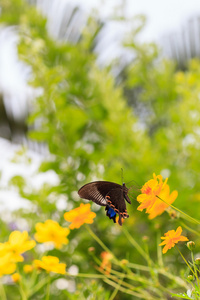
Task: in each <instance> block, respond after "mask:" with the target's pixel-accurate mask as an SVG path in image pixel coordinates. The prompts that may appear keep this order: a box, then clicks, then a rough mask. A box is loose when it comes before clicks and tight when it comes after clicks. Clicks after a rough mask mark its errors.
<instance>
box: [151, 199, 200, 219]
mask: <svg viewBox="0 0 200 300" xmlns="http://www.w3.org/2000/svg"><path fill="white" fill-rule="evenodd" d="M156 197H157V198H158V199H160V200H161V201H163V202H164V203H165V204H167V205H169V206H170V207H171V208H173V209H175V210H176V211H178V212H179V213H181V214H182V215H184V216H185V217H186V219H188V220H190V221H192V222H193V223H196V224H200V221H198V220H196V219H195V218H192V217H191V216H189V215H188V214H186V213H185V212H184V211H182V210H180V209H179V208H176V207H175V206H174V205H172V204H169V203H167V202H166V201H165V200H163V199H162V198H160V197H159V196H158V195H156Z"/></svg>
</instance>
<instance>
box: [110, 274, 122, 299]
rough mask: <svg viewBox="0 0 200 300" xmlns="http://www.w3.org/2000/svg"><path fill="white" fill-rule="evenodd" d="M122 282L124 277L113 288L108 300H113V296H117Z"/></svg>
mask: <svg viewBox="0 0 200 300" xmlns="http://www.w3.org/2000/svg"><path fill="white" fill-rule="evenodd" d="M123 280H124V277H122V278H121V280H119V282H118V285H117V286H116V287H115V289H114V291H113V293H112V295H111V296H110V298H109V300H113V299H115V296H116V295H117V293H118V291H119V289H120V287H121V285H122V281H123Z"/></svg>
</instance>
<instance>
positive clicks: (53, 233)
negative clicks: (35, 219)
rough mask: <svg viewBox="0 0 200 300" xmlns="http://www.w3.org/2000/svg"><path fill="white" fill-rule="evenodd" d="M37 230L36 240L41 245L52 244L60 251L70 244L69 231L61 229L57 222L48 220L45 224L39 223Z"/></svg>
mask: <svg viewBox="0 0 200 300" xmlns="http://www.w3.org/2000/svg"><path fill="white" fill-rule="evenodd" d="M35 228H36V234H35V239H36V241H37V242H39V243H46V242H52V243H53V244H54V246H55V248H57V249H60V248H61V247H62V245H66V244H68V242H69V240H68V239H67V238H66V236H67V235H68V234H69V232H70V231H69V229H68V228H63V227H61V226H60V225H59V224H58V223H57V222H56V221H53V220H46V221H45V222H44V223H37V224H36V225H35Z"/></svg>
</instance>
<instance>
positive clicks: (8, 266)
mask: <svg viewBox="0 0 200 300" xmlns="http://www.w3.org/2000/svg"><path fill="white" fill-rule="evenodd" d="M11 256H12V254H11V253H7V254H5V255H3V256H1V257H0V277H2V276H3V275H7V274H12V273H13V272H15V270H16V264H15V263H13V262H12V261H11Z"/></svg>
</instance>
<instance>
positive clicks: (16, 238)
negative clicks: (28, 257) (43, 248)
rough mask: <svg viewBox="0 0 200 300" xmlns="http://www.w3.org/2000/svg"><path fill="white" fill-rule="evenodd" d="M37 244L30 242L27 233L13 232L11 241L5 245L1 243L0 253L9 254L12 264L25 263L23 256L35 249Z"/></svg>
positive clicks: (10, 237)
mask: <svg viewBox="0 0 200 300" xmlns="http://www.w3.org/2000/svg"><path fill="white" fill-rule="evenodd" d="M35 245H36V243H35V241H33V240H30V237H29V236H28V232H27V231H23V232H20V231H13V232H11V234H10V236H9V239H8V241H7V242H5V243H0V253H1V255H2V253H3V252H4V253H9V254H10V255H11V257H10V259H11V261H12V262H19V261H24V258H23V256H22V254H23V253H24V252H26V251H28V250H30V249H32V248H33V247H35Z"/></svg>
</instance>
